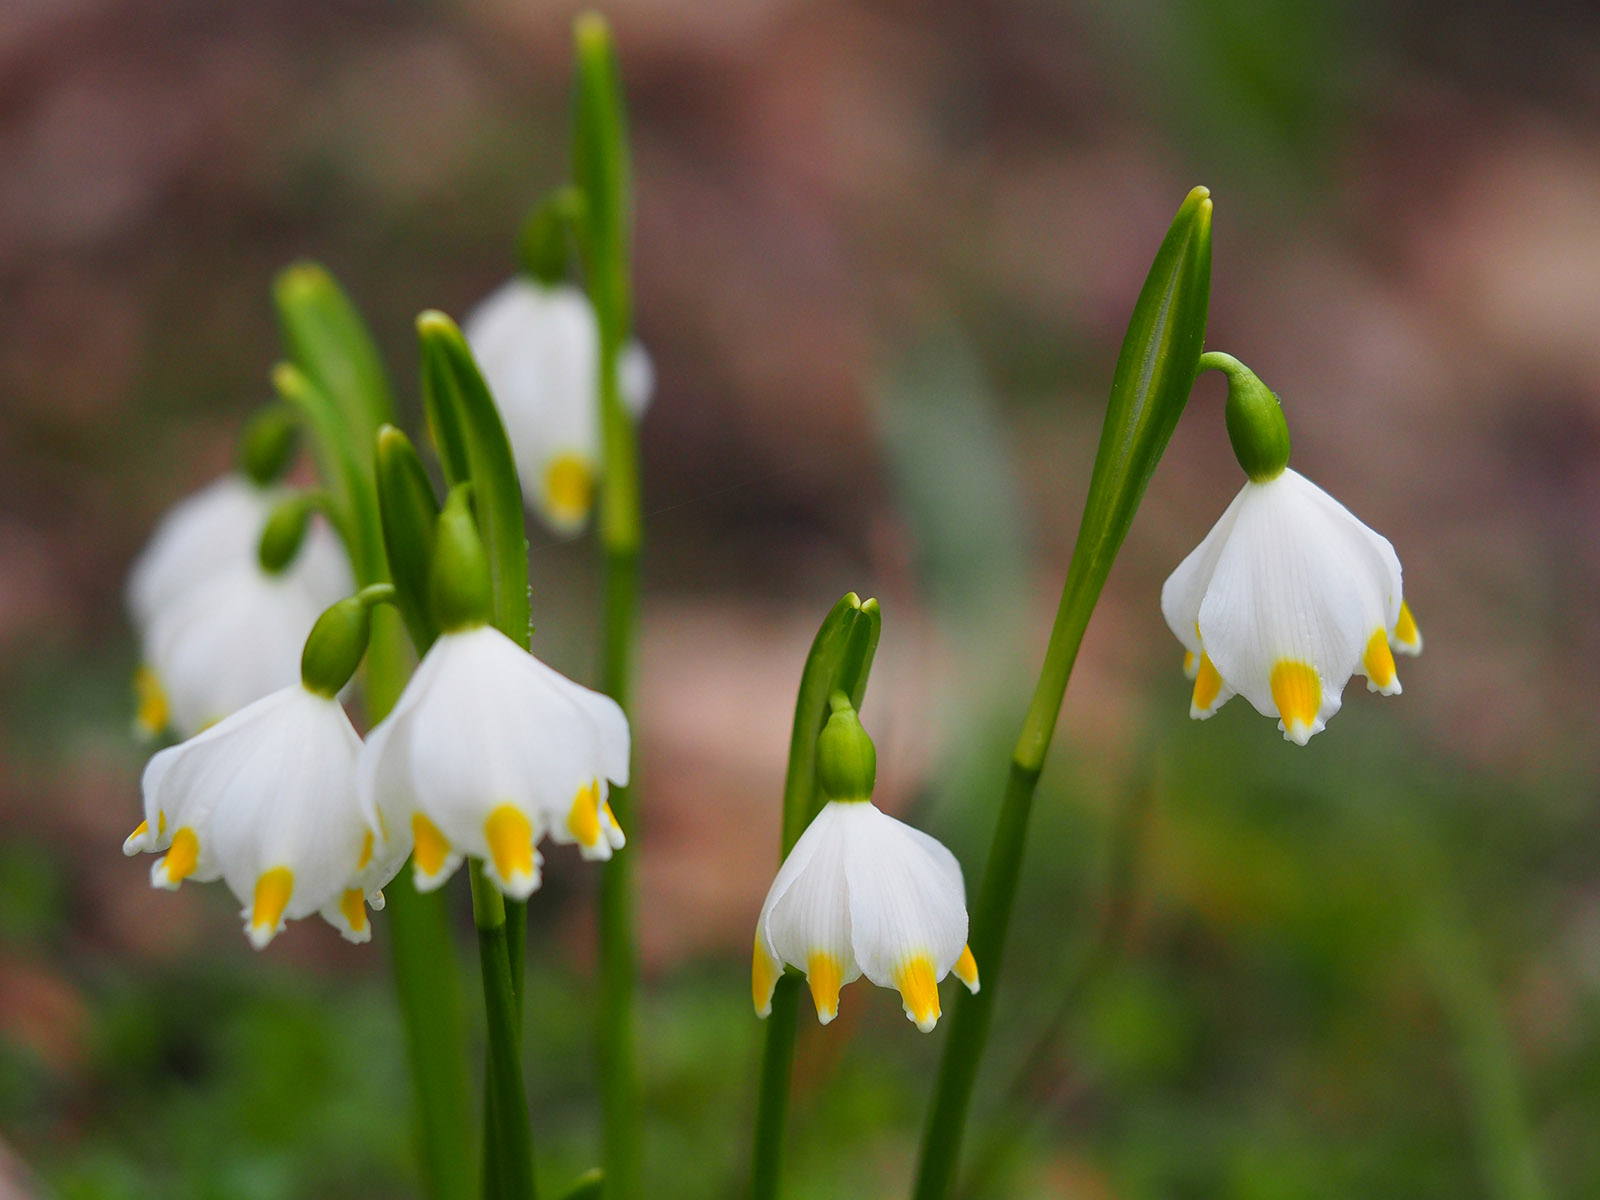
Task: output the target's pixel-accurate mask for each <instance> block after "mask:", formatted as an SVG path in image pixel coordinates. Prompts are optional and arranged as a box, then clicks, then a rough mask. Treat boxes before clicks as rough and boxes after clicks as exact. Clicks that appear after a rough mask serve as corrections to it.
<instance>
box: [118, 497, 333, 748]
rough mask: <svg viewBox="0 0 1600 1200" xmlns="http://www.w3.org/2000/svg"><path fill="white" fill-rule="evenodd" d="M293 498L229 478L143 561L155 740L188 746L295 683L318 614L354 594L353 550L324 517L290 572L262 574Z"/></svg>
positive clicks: (141, 694) (133, 583)
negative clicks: (265, 547)
mask: <svg viewBox="0 0 1600 1200" xmlns="http://www.w3.org/2000/svg"><path fill="white" fill-rule="evenodd" d="M288 494H289V493H287V492H286V491H285V490H284V489H282V488H277V487H273V486H270V485H269V486H261V485H258V484H256V483H254V482H252V481H251V480H249V479H247V478H246V477H244V476H243V475H238V474H234V475H226V476H223V477H222V478H221V479H218V480H216V481H215V482H213V483H211V484H208V485H207V486H206V487H204V488H202V489H201V490H200V491H198V492H196V493H194V494H193V495H191V496H189V497H187V498H185V499H184V500H181V501H179V502H178V504H177V505H175V506H174V507H173V508H172V509H171V510H170V511H169V512H168V513H167V514H166V516H164V517H163V518H162V519H161V521H160V522H159V523H158V524H157V526H156V529H155V532H154V533H153V534H152V535H151V537H150V540H149V542H148V543H147V544H146V546H145V548H144V550H143V551H142V552H141V553H140V555H139V557H138V558H137V559H136V560H135V562H134V565H133V569H132V571H131V572H130V574H129V578H128V588H127V601H128V611H129V615H130V616H131V617H132V618H133V623H134V628H135V629H136V631H137V632H138V634H139V639H140V642H141V644H142V647H143V665H142V666H141V667H140V669H139V672H138V675H137V676H136V678H135V688H136V691H137V694H138V699H139V712H138V717H137V724H138V725H139V727H140V728H141V729H142V730H143V731H144V732H145V733H147V734H150V735H155V734H158V733H160V732H162V731H163V730H164V729H166V728H167V727H168V726H169V725H171V726H172V727H173V728H175V729H176V730H177V731H178V732H179V733H180V734H182V735H184V736H188V735H189V734H192V733H195V732H196V731H198V730H200V729H202V728H204V727H205V726H206V725H208V724H210V723H211V722H213V721H216V720H219V719H221V718H222V717H225V716H227V715H228V714H229V713H231V712H234V711H235V710H237V709H239V708H241V707H243V706H244V705H245V704H248V703H249V702H250V701H252V700H255V699H257V698H259V697H261V696H264V695H266V694H267V693H268V692H271V691H274V690H276V689H277V688H280V687H283V686H285V685H287V684H288V683H291V682H292V681H293V680H294V679H295V677H296V666H297V664H298V662H299V654H300V645H301V643H302V642H304V640H305V637H306V634H307V633H308V632H309V631H310V629H311V624H312V622H313V621H315V620H316V616H317V614H318V613H319V612H321V611H322V609H323V608H325V607H327V606H328V605H329V604H332V603H333V602H334V601H335V600H337V599H339V597H341V596H343V595H345V594H347V593H348V592H349V591H350V590H351V588H352V580H351V574H350V565H349V561H348V559H347V558H346V556H345V552H344V547H343V546H342V545H341V544H340V542H339V539H338V537H337V536H336V535H335V534H334V533H333V531H332V530H331V529H330V528H329V527H328V526H327V524H326V523H325V522H323V521H322V520H320V519H314V520H312V521H311V522H310V524H309V525H308V526H307V527H306V529H305V532H304V536H303V538H302V540H301V541H300V545H299V549H298V551H296V553H295V555H294V558H293V561H292V562H290V563H289V565H288V566H287V567H286V568H285V569H284V570H283V571H282V572H279V573H276V574H269V573H268V572H266V571H264V570H262V568H261V565H260V561H259V557H258V551H259V547H260V543H261V535H262V532H263V530H264V529H265V528H266V525H267V521H268V519H269V517H270V516H271V514H272V512H273V510H274V509H275V507H276V506H277V505H278V504H279V502H280V501H282V500H283V499H284V498H285V497H286V496H287V495H288Z"/></svg>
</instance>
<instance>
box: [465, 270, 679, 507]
mask: <svg viewBox="0 0 1600 1200" xmlns="http://www.w3.org/2000/svg"><path fill="white" fill-rule="evenodd" d="M463 332H464V333H465V335H466V338H467V342H468V344H469V345H470V346H471V348H472V355H473V358H475V359H476V360H477V363H478V367H479V369H480V370H481V371H482V372H483V377H484V381H485V382H486V383H487V384H488V385H489V391H490V393H491V394H492V395H493V396H494V400H495V405H496V406H497V407H498V408H499V410H500V416H501V419H502V420H503V421H504V422H505V427H506V437H507V438H508V439H509V441H510V442H511V449H512V453H513V455H514V456H515V458H516V461H517V473H518V475H519V476H520V478H521V480H522V494H523V496H524V497H525V498H526V499H527V501H528V503H529V504H530V505H532V506H533V507H534V509H535V510H536V511H537V512H538V513H539V515H540V516H541V517H542V518H543V519H544V521H545V522H546V524H548V525H550V527H551V528H553V529H555V530H557V531H558V532H562V533H570V532H574V531H576V530H577V529H579V528H581V527H582V525H583V523H584V522H585V521H586V520H587V519H588V516H589V510H590V508H591V507H592V505H593V499H594V484H595V480H596V478H597V477H598V474H599V470H600V408H599V394H598V380H597V372H598V365H599V361H598V360H599V338H600V334H599V329H598V326H597V324H596V322H595V315H594V308H593V307H592V306H591V305H590V303H589V299H588V297H587V296H586V295H584V293H583V292H582V291H580V290H579V289H578V288H575V287H573V286H572V285H570V284H557V285H554V286H546V285H544V284H540V283H537V282H534V281H533V280H531V279H529V278H527V277H526V276H520V275H519V276H517V277H516V278H513V279H511V280H509V281H508V282H506V283H505V284H502V285H501V286H500V287H499V288H497V289H496V290H495V291H494V292H492V293H490V295H489V296H488V297H487V298H486V299H484V300H483V302H482V303H480V304H479V305H478V307H477V308H476V309H474V310H473V312H472V314H471V315H470V316H469V317H468V318H467V320H466V323H465V325H464V327H463ZM617 367H618V372H619V379H618V384H619V388H620V391H621V394H622V402H623V404H624V405H625V406H626V407H627V408H628V410H629V411H630V412H631V413H632V414H633V415H634V416H635V417H638V416H640V415H641V414H642V413H643V412H644V410H645V408H646V407H647V406H648V404H649V402H650V395H651V392H652V391H653V390H654V387H655V379H654V371H653V369H652V367H651V364H650V359H649V356H648V355H646V353H645V352H644V348H643V347H642V346H640V345H639V344H638V343H637V342H632V343H630V344H629V345H628V346H627V347H626V348H624V350H623V351H622V354H621V356H620V357H619V359H618V363H617Z"/></svg>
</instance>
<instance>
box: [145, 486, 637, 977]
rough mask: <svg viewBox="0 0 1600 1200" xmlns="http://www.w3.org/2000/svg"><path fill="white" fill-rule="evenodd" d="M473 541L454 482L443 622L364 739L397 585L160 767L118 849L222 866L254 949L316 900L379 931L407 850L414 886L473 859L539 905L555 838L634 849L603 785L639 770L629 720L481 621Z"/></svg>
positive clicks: (338, 615)
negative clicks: (356, 708) (372, 918)
mask: <svg viewBox="0 0 1600 1200" xmlns="http://www.w3.org/2000/svg"><path fill="white" fill-rule="evenodd" d="M477 538H478V535H477V532H476V529H475V527H474V525H473V517H472V515H471V512H470V511H469V509H468V507H467V501H466V498H465V491H464V489H458V490H457V491H456V492H454V493H452V497H451V499H450V501H449V502H448V503H447V504H446V506H445V510H444V512H443V514H441V517H440V519H439V533H438V542H439V546H438V548H437V552H436V559H435V561H436V563H437V564H438V565H439V571H438V572H437V575H436V579H435V587H434V592H435V595H436V597H438V598H439V605H438V611H439V616H440V625H441V628H442V632H441V633H440V635H439V637H438V638H437V639H436V640H435V641H434V643H433V645H432V646H431V647H430V648H429V650H428V652H427V653H426V654H425V655H424V657H423V659H422V662H421V664H420V665H419V666H418V668H417V670H416V672H415V674H413V676H412V677H411V680H410V682H409V684H408V685H407V686H406V688H405V690H404V692H403V693H402V694H401V696H400V699H399V701H398V702H397V703H396V705H395V707H394V710H393V711H392V712H391V713H390V714H389V716H388V717H387V719H385V720H384V721H382V722H380V723H379V724H378V725H377V726H376V727H375V728H374V729H373V730H372V731H371V732H370V733H369V735H368V736H367V738H366V740H365V741H363V740H362V739H361V737H360V736H359V735H358V734H357V733H356V731H355V729H354V727H353V726H352V725H351V722H350V719H349V717H348V716H347V715H346V713H345V711H344V708H343V706H342V705H341V704H340V702H339V700H338V696H339V693H340V692H341V691H342V690H343V689H344V688H345V687H346V685H347V684H348V683H349V680H350V678H351V676H352V674H353V673H354V671H355V669H356V667H357V665H358V664H359V662H360V660H361V657H362V655H363V653H364V651H365V648H366V644H367V638H368V630H369V616H368V612H369V609H370V607H371V606H372V604H374V603H380V602H384V601H386V600H388V599H390V598H392V596H393V592H394V589H393V588H392V587H390V586H388V585H379V586H377V587H374V588H369V589H365V590H364V591H362V592H361V593H358V594H357V595H355V596H352V597H349V598H347V599H345V600H342V601H339V602H338V603H336V604H334V605H333V606H331V607H330V608H329V609H328V610H327V611H326V612H324V613H323V614H322V616H321V617H320V618H318V619H317V621H316V624H315V626H314V627H313V629H312V630H311V633H310V636H309V637H308V638H307V639H306V643H305V650H304V653H303V655H302V656H301V660H300V663H301V665H300V679H299V680H298V681H297V682H295V683H291V684H289V685H287V686H284V687H281V688H279V689H277V690H275V691H272V692H271V693H269V694H268V695H266V696H264V697H262V698H260V699H258V700H255V701H254V702H252V703H250V704H247V705H245V706H244V707H243V708H241V709H239V710H238V711H237V712H235V713H233V714H232V715H230V716H228V717H226V718H224V719H223V720H221V721H220V722H218V723H216V724H214V725H212V726H211V727H209V728H208V729H206V730H204V731H202V732H200V733H198V734H197V735H195V736H194V737H191V738H190V739H189V740H187V741H185V742H183V743H181V744H179V745H176V746H172V747H170V748H168V749H166V750H163V751H161V752H160V753H159V754H157V755H156V756H155V757H154V758H153V759H152V760H151V761H150V764H149V766H148V767H147V768H146V770H145V773H144V780H143V791H144V820H143V822H142V823H141V824H140V825H139V827H138V829H136V830H135V831H134V832H133V834H132V835H131V836H129V838H128V839H127V841H126V843H125V844H124V847H123V849H124V852H125V853H128V854H136V853H139V852H141V851H148V852H156V853H161V854H162V857H161V858H160V859H159V860H157V862H156V863H155V864H154V866H153V867H152V869H151V882H152V883H153V884H154V885H155V886H157V887H162V888H176V887H177V886H178V885H179V884H181V883H182V882H183V881H184V880H185V879H195V880H199V881H208V880H215V879H222V880H224V881H225V882H226V883H227V885H228V887H229V888H230V889H231V890H232V891H233V893H234V895H235V896H237V897H238V898H239V900H240V902H241V903H242V904H244V906H245V907H244V913H243V915H244V919H245V931H246V934H247V935H248V937H249V938H250V941H251V942H252V944H254V945H255V946H256V947H257V948H260V947H262V946H265V945H266V944H267V943H268V942H270V941H271V940H272V938H273V937H274V936H276V934H277V933H278V932H279V931H280V930H281V929H282V928H283V924H284V922H285V921H287V920H293V919H296V918H300V917H306V916H309V915H311V914H313V913H321V914H322V916H323V917H324V919H326V920H327V921H328V922H329V923H330V924H332V925H333V926H335V927H336V928H337V929H338V930H339V931H340V932H341V933H342V934H343V935H344V936H345V937H346V938H349V939H350V940H352V941H365V940H367V938H368V937H370V924H369V921H368V917H367V907H368V906H369V905H370V906H372V907H374V908H379V907H382V900H383V897H382V892H381V888H382V887H383V885H384V884H385V883H387V882H388V881H389V880H390V879H391V878H392V877H393V876H394V874H395V872H396V871H397V870H398V869H399V868H400V865H401V864H402V863H403V862H404V861H405V859H406V858H407V857H408V856H412V857H413V858H414V872H415V878H416V882H417V886H418V887H419V888H420V889H423V890H428V889H431V888H435V887H438V886H439V885H440V884H442V883H443V882H444V881H445V880H446V879H447V878H448V877H449V876H450V874H451V873H452V872H453V871H454V870H455V869H456V867H458V866H459V865H460V863H461V861H462V858H463V856H464V855H471V856H473V857H476V858H481V859H482V860H483V862H484V872H485V874H486V875H487V876H488V877H489V878H490V879H492V880H493V881H494V882H495V883H496V884H497V885H498V886H499V887H500V888H501V889H502V890H503V891H504V892H505V893H506V894H507V895H510V896H513V897H515V898H518V899H525V898H526V897H527V896H528V895H529V894H530V893H531V892H532V891H533V890H534V889H535V888H537V887H538V886H539V882H540V878H539V866H540V863H541V861H542V860H541V857H540V855H539V852H538V849H537V846H538V843H539V842H540V841H541V840H542V839H544V838H545V837H546V836H548V837H550V838H551V840H553V841H555V842H560V843H569V844H570V843H576V844H577V845H578V846H579V848H580V850H581V851H582V853H583V855H584V857H586V858H609V857H610V856H611V853H612V851H613V850H615V849H618V848H620V847H621V846H622V845H623V840H624V839H623V835H622V831H621V829H619V828H618V827H617V823H616V820H615V818H614V817H613V815H612V812H611V808H610V805H609V804H608V803H607V799H606V798H607V789H608V787H609V786H610V785H611V784H618V785H622V784H626V783H627V779H628V756H629V733H628V721H627V718H626V717H625V716H624V715H623V712H622V709H621V708H620V707H619V706H618V705H617V704H616V702H615V701H613V700H611V699H609V698H607V697H605V696H602V695H600V694H599V693H597V692H593V691H590V690H589V689H588V688H585V687H581V686H580V685H578V684H576V683H574V682H572V681H571V680H569V679H567V678H565V677H564V676H562V675H560V674H559V673H557V672H556V671H554V670H552V669H551V668H550V667H547V666H546V665H544V664H543V663H541V662H540V661H539V660H538V659H536V658H534V657H533V656H532V655H531V654H529V653H528V652H527V651H526V650H524V649H523V648H522V647H520V646H518V645H517V644H516V643H515V642H513V641H512V640H511V639H510V638H508V637H506V636H505V635H504V634H502V633H500V632H499V631H498V630H496V629H494V628H493V627H491V626H490V625H488V624H487V622H486V619H485V612H484V605H483V602H482V600H483V597H484V595H486V593H487V583H486V567H485V565H484V563H483V549H482V546H481V544H480V543H478V541H477ZM214 669H219V670H228V669H230V668H229V667H228V666H217V667H215V668H214Z"/></svg>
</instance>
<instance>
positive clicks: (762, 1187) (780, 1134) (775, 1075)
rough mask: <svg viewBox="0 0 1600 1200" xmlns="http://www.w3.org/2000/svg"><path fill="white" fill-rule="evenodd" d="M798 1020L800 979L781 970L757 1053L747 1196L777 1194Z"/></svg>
mask: <svg viewBox="0 0 1600 1200" xmlns="http://www.w3.org/2000/svg"><path fill="white" fill-rule="evenodd" d="M799 1017H800V976H799V975H797V974H795V973H793V972H790V971H785V972H784V973H783V974H782V975H781V976H780V977H779V978H778V984H777V986H776V987H775V988H773V990H772V1011H771V1013H769V1014H768V1015H767V1039H766V1045H765V1048H764V1049H763V1050H762V1054H761V1090H760V1092H759V1094H758V1095H757V1097H756V1130H755V1152H754V1154H753V1155H752V1157H751V1160H750V1195H751V1196H752V1197H753V1198H755V1200H770V1198H771V1197H773V1196H776V1195H777V1194H778V1174H779V1170H780V1168H781V1165H782V1162H783V1140H784V1128H785V1124H786V1123H787V1121H788V1117H789V1077H790V1075H791V1074H792V1073H793V1066H794V1038H795V1028H796V1026H797V1025H798V1023H799Z"/></svg>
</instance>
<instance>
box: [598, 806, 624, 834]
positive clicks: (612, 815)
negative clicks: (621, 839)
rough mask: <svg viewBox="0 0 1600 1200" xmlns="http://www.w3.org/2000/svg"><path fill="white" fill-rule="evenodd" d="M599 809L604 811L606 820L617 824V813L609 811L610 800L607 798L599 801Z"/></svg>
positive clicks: (618, 826)
mask: <svg viewBox="0 0 1600 1200" xmlns="http://www.w3.org/2000/svg"><path fill="white" fill-rule="evenodd" d="M600 811H601V812H603V813H605V815H606V820H608V821H610V822H611V823H612V824H613V825H617V814H616V813H614V812H612V811H611V802H610V801H609V800H602V801H600ZM617 828H618V829H620V828H622V827H621V826H620V825H617Z"/></svg>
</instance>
